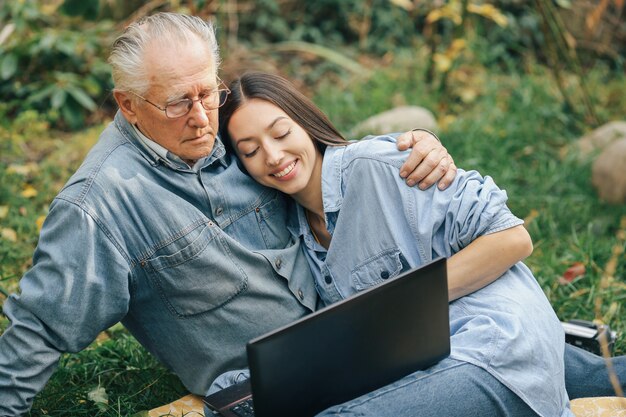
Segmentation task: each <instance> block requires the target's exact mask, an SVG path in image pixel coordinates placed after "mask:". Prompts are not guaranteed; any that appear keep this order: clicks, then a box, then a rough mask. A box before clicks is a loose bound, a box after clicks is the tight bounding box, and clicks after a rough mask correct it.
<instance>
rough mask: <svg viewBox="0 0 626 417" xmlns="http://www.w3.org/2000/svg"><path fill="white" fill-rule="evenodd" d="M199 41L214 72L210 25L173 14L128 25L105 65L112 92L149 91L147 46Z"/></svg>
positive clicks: (216, 55)
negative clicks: (110, 74) (110, 73)
mask: <svg viewBox="0 0 626 417" xmlns="http://www.w3.org/2000/svg"><path fill="white" fill-rule="evenodd" d="M197 39H200V40H201V41H203V42H205V44H206V46H207V49H208V50H209V51H210V53H211V54H212V58H213V62H214V64H215V71H216V72H217V68H218V67H219V64H220V53H219V46H218V45H217V40H216V38H215V29H214V28H213V25H212V24H211V22H205V21H203V20H202V19H200V18H199V17H195V16H187V15H183V14H177V13H156V14H154V15H152V16H146V17H144V18H141V19H139V20H137V21H136V22H133V23H131V24H130V25H129V26H128V27H127V28H126V30H124V32H123V33H122V34H121V35H120V36H119V37H118V38H117V39H116V40H115V41H114V42H113V47H112V49H111V55H110V56H109V64H111V67H112V74H113V84H114V85H115V89H116V90H122V91H133V92H135V93H137V94H145V93H146V92H147V91H148V88H149V82H148V77H147V71H146V70H147V68H146V67H145V66H144V55H145V51H146V48H147V46H148V45H149V44H150V43H151V42H154V41H157V42H160V43H164V42H165V43H170V44H174V43H188V42H193V41H196V40H197Z"/></svg>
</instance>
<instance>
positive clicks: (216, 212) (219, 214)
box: [215, 207, 224, 216]
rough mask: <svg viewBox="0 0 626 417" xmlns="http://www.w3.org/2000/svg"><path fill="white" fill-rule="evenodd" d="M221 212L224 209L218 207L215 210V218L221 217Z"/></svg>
mask: <svg viewBox="0 0 626 417" xmlns="http://www.w3.org/2000/svg"><path fill="white" fill-rule="evenodd" d="M223 212H224V209H223V208H221V207H218V208H216V209H215V215H216V216H221V215H222V213H223Z"/></svg>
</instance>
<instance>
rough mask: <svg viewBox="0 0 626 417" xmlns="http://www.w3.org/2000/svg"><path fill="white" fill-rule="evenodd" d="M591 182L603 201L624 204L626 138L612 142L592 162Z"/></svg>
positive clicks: (625, 195) (625, 200) (625, 196)
mask: <svg viewBox="0 0 626 417" xmlns="http://www.w3.org/2000/svg"><path fill="white" fill-rule="evenodd" d="M591 182H592V183H593V185H594V187H596V189H597V191H598V194H599V195H600V198H602V199H603V200H606V201H607V202H609V203H613V204H623V203H626V137H624V138H622V139H619V140H617V141H613V142H612V143H611V144H610V145H608V146H607V147H606V148H605V149H604V150H603V151H602V153H601V154H600V155H599V156H598V158H597V159H596V160H595V161H594V163H593V167H592V174H591Z"/></svg>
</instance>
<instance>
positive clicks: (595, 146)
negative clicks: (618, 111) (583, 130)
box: [578, 121, 626, 156]
mask: <svg viewBox="0 0 626 417" xmlns="http://www.w3.org/2000/svg"><path fill="white" fill-rule="evenodd" d="M621 138H626V122H624V121H613V122H609V123H606V124H604V125H602V126H600V127H599V128H597V129H595V130H593V131H591V132H590V133H588V134H586V135H585V136H583V137H582V138H580V139H579V140H578V146H579V150H580V153H581V156H589V155H590V154H592V153H594V152H595V151H600V150H602V149H604V148H606V147H607V145H609V144H610V143H611V142H613V141H615V140H618V139H621Z"/></svg>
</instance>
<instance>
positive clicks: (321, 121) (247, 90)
mask: <svg viewBox="0 0 626 417" xmlns="http://www.w3.org/2000/svg"><path fill="white" fill-rule="evenodd" d="M229 88H230V94H229V95H228V98H227V99H226V103H225V104H224V105H223V106H222V107H221V108H220V110H219V117H220V136H221V138H222V140H223V142H224V145H225V146H226V147H227V148H228V149H230V150H231V151H232V150H233V148H232V143H231V138H230V136H229V135H228V123H229V122H230V118H231V117H232V116H233V114H234V113H235V112H236V111H237V109H239V108H240V107H241V106H243V105H244V104H245V103H246V102H247V101H248V100H251V99H254V98H256V99H260V100H264V101H267V102H269V103H272V104H274V105H275V106H277V107H279V108H280V109H281V110H283V111H284V112H285V113H287V115H288V116H289V117H290V118H291V119H292V120H293V121H295V122H296V123H297V124H298V125H300V127H302V129H304V130H305V131H306V132H307V133H308V135H309V136H310V137H311V139H312V140H313V143H315V145H316V146H317V147H318V149H320V151H321V152H322V154H323V153H324V149H326V146H328V145H330V146H344V145H347V144H349V143H350V142H348V141H347V140H346V139H345V138H344V137H343V135H342V134H341V133H339V131H338V130H337V129H336V128H335V126H333V124H332V123H331V121H330V120H329V119H328V117H327V116H326V115H325V114H324V113H323V112H322V111H321V110H320V109H319V108H318V107H317V106H316V105H315V104H314V103H313V102H312V101H311V100H309V99H308V98H307V97H306V96H305V95H304V94H302V93H300V92H299V91H298V90H297V89H296V87H295V86H294V85H293V84H291V83H290V82H289V81H287V80H286V79H284V78H283V77H280V76H278V75H274V74H268V73H264V72H248V73H246V74H244V75H242V76H241V77H239V78H237V79H236V80H234V81H233V82H231V84H230V86H229Z"/></svg>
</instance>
